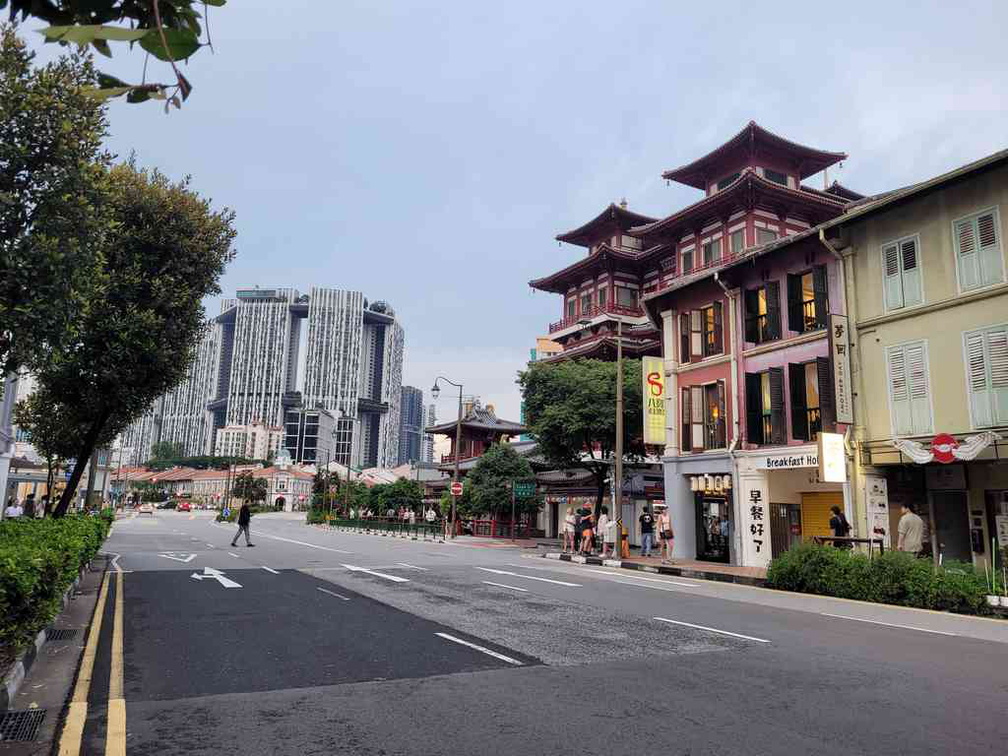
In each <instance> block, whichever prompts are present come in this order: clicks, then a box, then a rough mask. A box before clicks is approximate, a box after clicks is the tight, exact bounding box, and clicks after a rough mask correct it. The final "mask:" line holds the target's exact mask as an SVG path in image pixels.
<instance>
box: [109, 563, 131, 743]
mask: <svg viewBox="0 0 1008 756" xmlns="http://www.w3.org/2000/svg"><path fill="white" fill-rule="evenodd" d="M105 733H106V734H105V754H106V756H126V700H125V699H124V698H123V574H122V572H118V573H116V600H115V619H114V620H113V622H112V663H111V665H110V667H109V702H108V727H107V728H106V730H105Z"/></svg>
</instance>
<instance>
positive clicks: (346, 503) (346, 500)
mask: <svg viewBox="0 0 1008 756" xmlns="http://www.w3.org/2000/svg"><path fill="white" fill-rule="evenodd" d="M340 420H343V421H345V422H346V421H348V422H349V423H350V443H349V444H348V446H347V461H346V470H347V474H346V488H345V489H344V491H345V493H344V494H343V508H344V509H346V510H348V511H347V515H349V514H350V513H349V509H350V472H351V471H352V470H353V466H352V462H353V436H354V434H353V424H354V422H356V418H355V417H354V416H353V415H351V414H350V413H348V412H347V411H346V409H345V408H343V407H341V408H340ZM337 462H338V460H337ZM356 519H357V530H360V520H361V516H360V504H358V505H357V518H356Z"/></svg>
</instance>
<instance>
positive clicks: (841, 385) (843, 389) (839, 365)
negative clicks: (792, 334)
mask: <svg viewBox="0 0 1008 756" xmlns="http://www.w3.org/2000/svg"><path fill="white" fill-rule="evenodd" d="M829 334H830V358H831V361H832V363H833V397H834V401H835V402H836V421H837V422H838V423H847V424H850V423H853V422H854V398H853V396H852V392H851V360H850V337H849V336H848V334H847V317H846V316H844V315H834V314H832V313H830V316H829Z"/></svg>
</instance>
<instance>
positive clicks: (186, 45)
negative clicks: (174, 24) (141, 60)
mask: <svg viewBox="0 0 1008 756" xmlns="http://www.w3.org/2000/svg"><path fill="white" fill-rule="evenodd" d="M164 36H165V40H167V42H168V52H165V48H164V45H163V44H162V42H161V33H160V32H159V31H158V30H157V29H147V30H145V34H144V36H143V37H142V38H141V39H140V47H142V48H143V49H144V50H146V51H147V52H149V53H150V54H151V55H153V56H154V57H155V58H157V59H158V60H166V61H168V60H183V59H184V58H188V57H189V56H190V55H192V54H193V53H194V52H196V51H197V50H199V48H200V42H199V39H197V37H196V35H195V34H194V33H193V32H191V31H188V30H183V29H165V30H164ZM168 53H170V55H169V54H168Z"/></svg>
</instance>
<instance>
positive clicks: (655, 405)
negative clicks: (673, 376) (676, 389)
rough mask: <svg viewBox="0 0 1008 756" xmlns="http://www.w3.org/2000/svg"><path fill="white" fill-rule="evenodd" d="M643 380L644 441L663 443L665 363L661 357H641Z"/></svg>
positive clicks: (646, 442) (662, 444) (661, 444)
mask: <svg viewBox="0 0 1008 756" xmlns="http://www.w3.org/2000/svg"><path fill="white" fill-rule="evenodd" d="M641 368H642V369H641V374H642V377H643V380H644V443H645V444H658V445H660V446H664V445H665V365H664V362H663V361H662V358H661V357H644V358H642V359H641Z"/></svg>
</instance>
